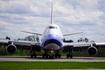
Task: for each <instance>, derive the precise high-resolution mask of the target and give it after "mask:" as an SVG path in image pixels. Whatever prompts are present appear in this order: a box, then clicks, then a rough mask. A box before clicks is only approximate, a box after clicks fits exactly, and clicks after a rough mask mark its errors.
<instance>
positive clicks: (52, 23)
mask: <svg viewBox="0 0 105 70" xmlns="http://www.w3.org/2000/svg"><path fill="white" fill-rule="evenodd" d="M51 24H53V1H52V4H51Z"/></svg>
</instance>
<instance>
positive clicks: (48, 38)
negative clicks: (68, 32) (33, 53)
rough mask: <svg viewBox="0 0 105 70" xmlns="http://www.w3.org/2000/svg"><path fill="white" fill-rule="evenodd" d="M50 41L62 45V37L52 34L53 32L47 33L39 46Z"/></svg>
mask: <svg viewBox="0 0 105 70" xmlns="http://www.w3.org/2000/svg"><path fill="white" fill-rule="evenodd" d="M50 43H55V44H57V45H58V46H59V47H62V46H63V44H62V38H61V37H60V36H58V35H53V34H49V35H47V36H46V37H45V38H44V39H42V44H41V46H42V47H44V46H46V45H48V44H50Z"/></svg>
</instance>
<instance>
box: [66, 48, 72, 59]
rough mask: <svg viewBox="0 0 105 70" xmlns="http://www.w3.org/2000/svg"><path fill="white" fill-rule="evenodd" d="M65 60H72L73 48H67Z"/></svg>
mask: <svg viewBox="0 0 105 70" xmlns="http://www.w3.org/2000/svg"><path fill="white" fill-rule="evenodd" d="M67 58H73V48H72V47H71V48H69V53H68V54H67Z"/></svg>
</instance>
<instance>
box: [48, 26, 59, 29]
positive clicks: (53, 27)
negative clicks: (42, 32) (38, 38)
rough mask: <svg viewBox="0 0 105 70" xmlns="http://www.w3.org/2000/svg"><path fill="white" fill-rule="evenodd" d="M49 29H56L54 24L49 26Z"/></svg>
mask: <svg viewBox="0 0 105 70" xmlns="http://www.w3.org/2000/svg"><path fill="white" fill-rule="evenodd" d="M49 29H57V27H56V26H49Z"/></svg>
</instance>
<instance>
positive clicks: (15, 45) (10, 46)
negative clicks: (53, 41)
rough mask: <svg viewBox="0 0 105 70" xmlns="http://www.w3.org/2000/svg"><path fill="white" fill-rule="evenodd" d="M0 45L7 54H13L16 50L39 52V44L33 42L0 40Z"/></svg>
mask: <svg viewBox="0 0 105 70" xmlns="http://www.w3.org/2000/svg"><path fill="white" fill-rule="evenodd" d="M0 45H1V46H2V47H5V48H6V50H7V52H9V53H15V51H16V50H17V49H21V50H23V49H25V50H30V51H32V50H36V51H40V49H41V47H40V42H33V41H22V40H17V41H11V40H1V39H0Z"/></svg>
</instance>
